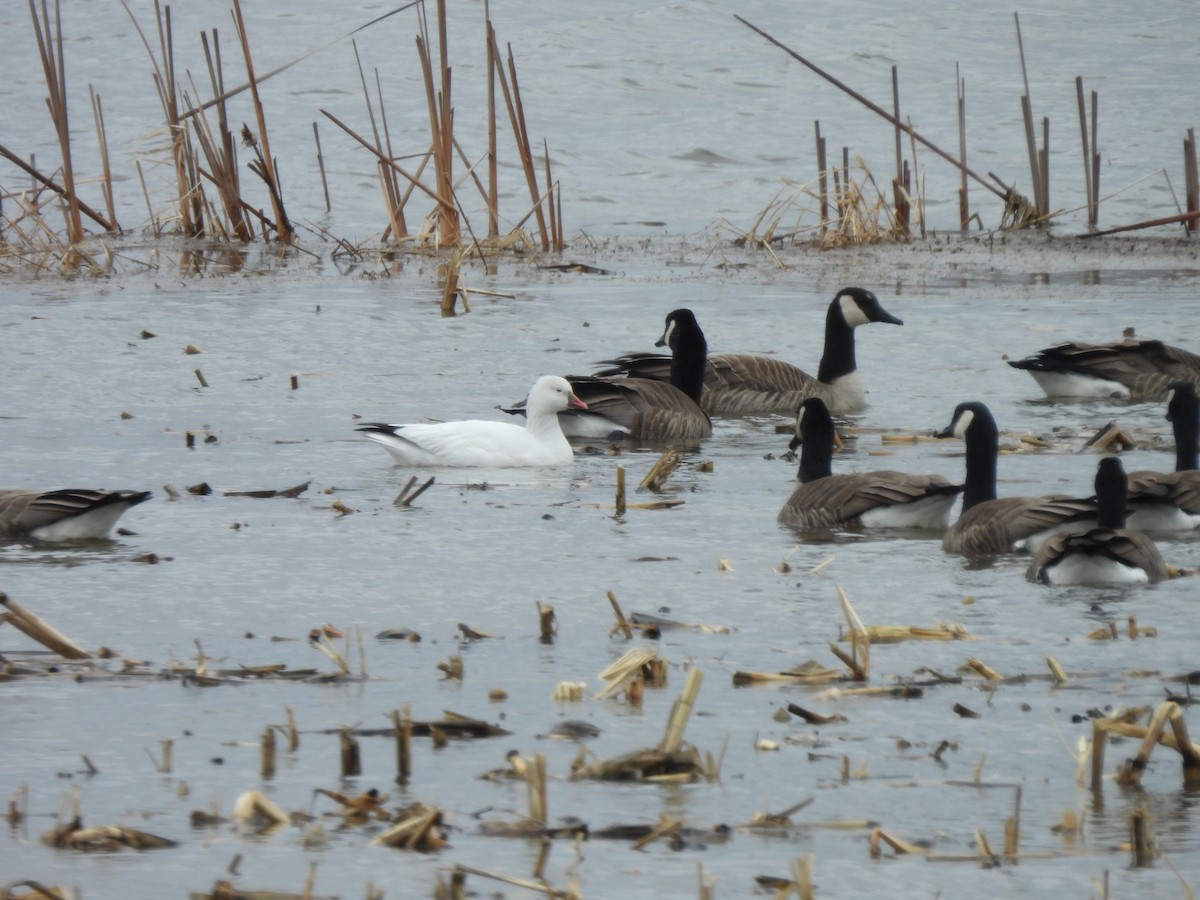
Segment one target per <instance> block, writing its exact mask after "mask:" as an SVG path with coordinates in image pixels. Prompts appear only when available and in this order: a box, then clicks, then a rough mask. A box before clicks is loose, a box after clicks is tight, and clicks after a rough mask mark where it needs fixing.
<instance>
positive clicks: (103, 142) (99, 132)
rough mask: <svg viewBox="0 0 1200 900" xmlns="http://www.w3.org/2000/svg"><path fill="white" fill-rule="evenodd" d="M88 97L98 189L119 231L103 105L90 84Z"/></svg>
mask: <svg viewBox="0 0 1200 900" xmlns="http://www.w3.org/2000/svg"><path fill="white" fill-rule="evenodd" d="M88 95H89V96H90V97H91V98H92V118H93V119H94V120H95V123H96V142H97V145H98V146H99V148H100V170H101V179H102V180H101V182H100V188H101V190H102V191H103V193H104V203H105V207H106V208H107V209H108V219H109V221H110V222H112V224H113V229H114V230H115V231H120V230H121V226H120V225H118V224H117V208H116V201H115V199H114V197H113V184H112V167H111V166H110V165H109V160H108V135H107V134H106V133H105V130H104V105H103V104H102V103H101V102H100V95H99V94H97V93H96V92H95V91H94V90H93V89H92V86H91V85H90V84H89V85H88Z"/></svg>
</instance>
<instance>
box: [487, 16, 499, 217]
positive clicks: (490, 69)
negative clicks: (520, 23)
mask: <svg viewBox="0 0 1200 900" xmlns="http://www.w3.org/2000/svg"><path fill="white" fill-rule="evenodd" d="M483 22H484V32H485V33H484V43H485V44H486V45H487V47H486V48H485V53H484V56H485V58H486V60H487V130H488V149H487V161H488V172H487V174H488V177H487V185H488V186H487V210H488V239H489V240H495V239H496V238H497V237H499V235H500V199H499V190H500V189H499V177H498V172H497V166H498V158H497V155H496V66H497V60H496V29H495V28H493V27H492V16H491V10H490V7H489V6H488V0H484V2H483Z"/></svg>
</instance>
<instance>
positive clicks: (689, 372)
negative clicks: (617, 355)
mask: <svg viewBox="0 0 1200 900" xmlns="http://www.w3.org/2000/svg"><path fill="white" fill-rule="evenodd" d="M654 346H656V347H663V346H668V347H670V348H671V384H673V385H674V386H675V387H677V388H679V390H681V391H683V392H684V393H685V394H687V395H688V396H689V397H691V398H692V400H693V401H694V402H695V403H696V405H697V406H699V405H700V395H701V393H702V392H703V391H704V369H705V366H707V365H708V342H707V341H706V340H705V339H704V332H703V331H701V329H700V324H699V323H698V322H697V321H696V317H695V315H693V313H692V311H691V310H690V309H676V310H673V311H671V312H669V313H667V326H666V328H665V329H664V331H663V334H662V337H660V338H659V339H658V340H657V341H655V343H654Z"/></svg>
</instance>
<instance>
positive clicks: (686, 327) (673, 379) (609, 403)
mask: <svg viewBox="0 0 1200 900" xmlns="http://www.w3.org/2000/svg"><path fill="white" fill-rule="evenodd" d="M658 344H659V346H670V348H671V351H672V354H671V356H669V357H666V359H667V360H668V361H669V364H670V370H671V373H670V382H669V383H668V382H666V381H653V380H650V379H647V378H619V377H617V378H614V377H602V376H595V375H568V376H567V380H568V381H569V382H570V383H571V387H572V389H573V390H574V391H575V393H576V395H578V396H579V398H580V399H582V400H583V401H584V403H585V404H586V405H587V408H586V409H585V410H575V409H571V410H567V411H566V412H562V413H559V417H558V418H559V421H560V422H561V423H562V429H563V433H564V434H567V435H568V436H570V437H582V438H607V437H610V436H612V435H614V434H620V435H624V436H628V437H630V438H633V439H634V440H638V441H646V442H650V443H655V444H664V445H680V444H694V443H696V442H697V441H699V440H701V439H702V438H708V437H712V421H711V420H710V419H709V418H708V416H707V415H706V414H705V413H704V411H703V410H702V409H700V405H699V401H700V395H701V392H702V391H703V390H704V360H705V357H706V356H707V352H708V344H707V343H706V342H705V340H704V332H703V331H701V330H700V325H699V324H698V323H697V322H696V317H695V316H694V315H692V312H691V310H688V309H676V310H674V311H672V312H670V313H668V314H667V317H666V327H665V329H664V330H663V335H662V337H661V338H659V340H658ZM505 412H512V413H522V412H523V410H522V409H521V404H520V403H518V404H515V405H513V406H511V407H505Z"/></svg>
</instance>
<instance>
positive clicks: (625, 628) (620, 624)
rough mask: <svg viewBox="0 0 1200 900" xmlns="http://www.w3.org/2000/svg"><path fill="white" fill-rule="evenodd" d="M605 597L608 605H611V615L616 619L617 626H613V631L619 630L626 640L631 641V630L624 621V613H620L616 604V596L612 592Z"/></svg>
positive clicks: (619, 605)
mask: <svg viewBox="0 0 1200 900" xmlns="http://www.w3.org/2000/svg"><path fill="white" fill-rule="evenodd" d="M606 596H607V597H608V602H609V604H611V605H612V608H613V615H615V616H616V617H617V624H616V625H615V626H614V630H616V629H620V630H621V631H622V632H623V633H624V634H625V639H626V640H628V641H631V640H633V628H632V627H631V626H630V624H629V622H628V621H626V619H625V613H623V612H622V611H621V604H620V603H618V602H617V595H616V594H614V593H613V592H612V591H608V592H607V595H606Z"/></svg>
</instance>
